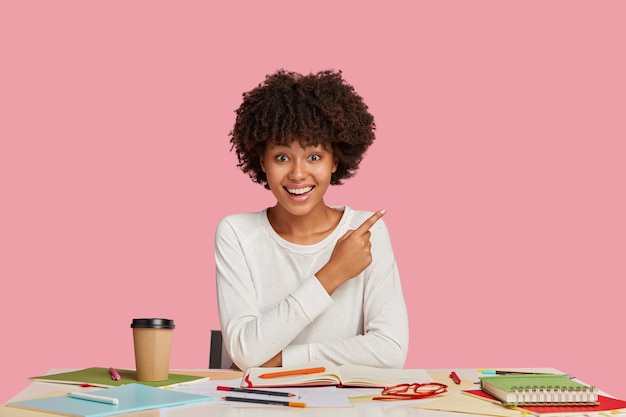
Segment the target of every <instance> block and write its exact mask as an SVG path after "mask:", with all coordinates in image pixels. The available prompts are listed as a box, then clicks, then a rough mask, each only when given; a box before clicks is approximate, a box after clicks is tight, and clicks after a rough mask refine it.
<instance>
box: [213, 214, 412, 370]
mask: <svg viewBox="0 0 626 417" xmlns="http://www.w3.org/2000/svg"><path fill="white" fill-rule="evenodd" d="M337 209H338V210H343V212H344V213H343V216H342V218H341V221H340V222H339V225H338V226H337V227H336V228H335V230H334V231H333V232H332V233H331V234H330V235H329V236H327V237H326V238H325V239H324V240H322V241H321V242H318V243H315V244H312V245H299V244H294V243H291V242H288V241H286V240H285V239H283V238H281V237H280V236H279V235H278V234H277V233H276V232H275V231H274V229H273V228H272V227H271V225H270V223H269V221H268V219H267V210H263V211H261V212H257V213H243V214H234V215H230V216H227V217H225V218H224V219H223V220H222V221H221V222H220V223H219V224H218V227H217V230H216V234H215V262H216V272H217V276H216V280H217V299H218V300H217V301H218V308H219V315H220V324H221V328H222V333H223V336H224V340H225V343H226V348H227V350H228V352H229V354H230V356H231V358H232V359H233V361H234V362H235V364H236V365H237V366H239V368H241V369H246V368H249V367H253V366H260V365H262V364H263V363H265V362H266V361H268V360H269V359H271V358H272V357H274V356H275V355H276V354H277V353H278V352H280V351H282V352H283V353H282V360H283V365H284V366H289V365H294V364H299V363H303V362H308V361H312V360H318V359H324V360H329V361H331V362H333V363H336V364H339V365H341V364H347V363H350V364H360V365H367V366H374V367H385V368H402V367H403V366H404V362H405V360H406V355H407V351H408V341H409V330H408V318H407V311H406V305H405V301H404V296H403V294H402V288H401V283H400V276H399V273H398V268H397V265H396V262H395V258H394V254H393V249H392V246H391V241H390V239H389V232H388V230H387V226H386V225H385V223H384V222H383V221H382V219H381V220H378V221H377V222H376V224H374V226H373V227H372V228H371V229H370V231H371V233H372V235H371V239H370V240H371V242H372V249H371V251H372V258H373V260H372V263H371V264H370V266H369V267H367V268H366V269H365V270H364V271H363V272H362V273H361V274H359V275H358V276H357V277H355V278H353V279H350V280H348V281H346V282H344V283H343V284H342V285H341V286H340V287H339V288H337V290H335V291H334V292H333V294H332V295H328V293H327V292H326V290H325V289H324V287H323V286H322V285H321V284H320V282H319V281H318V280H317V278H316V277H315V275H314V274H315V273H316V272H317V271H318V270H320V269H321V267H322V266H323V265H325V264H326V262H328V260H329V259H330V255H331V253H332V250H333V248H334V247H335V242H336V241H337V239H339V238H340V237H341V236H343V234H344V233H345V232H346V231H348V230H350V229H356V228H357V227H358V226H359V225H360V224H361V223H363V221H365V219H367V218H368V217H369V216H371V215H372V214H373V213H372V212H366V211H355V210H351V209H350V208H349V207H347V206H346V207H342V208H337Z"/></svg>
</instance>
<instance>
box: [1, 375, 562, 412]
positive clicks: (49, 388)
mask: <svg viewBox="0 0 626 417" xmlns="http://www.w3.org/2000/svg"><path fill="white" fill-rule="evenodd" d="M507 369H521V368H507ZM453 370H454V371H455V372H456V373H457V374H458V375H459V376H460V377H461V380H462V381H463V382H462V384H461V385H456V384H454V382H452V380H451V379H450V378H449V377H448V375H449V374H450V372H451V371H453ZM522 370H529V369H522ZM532 370H533V371H537V372H555V373H558V372H559V371H558V370H556V369H554V368H533V369H532ZM64 371H68V369H52V370H50V372H49V373H56V372H64ZM177 371H178V372H181V373H183V372H189V371H191V372H194V373H195V372H201V373H203V374H204V373H206V375H208V376H210V375H211V374H212V373H216V372H217V373H219V374H216V375H215V376H216V377H217V376H218V375H220V376H219V378H216V379H225V378H223V375H224V374H225V371H219V370H207V369H194V370H172V372H177ZM427 371H428V373H429V374H430V375H431V376H432V377H433V379H434V380H436V381H438V382H442V383H445V384H446V385H448V392H449V393H450V394H444V395H455V394H457V393H458V391H460V390H461V389H475V388H477V387H478V385H477V384H474V382H477V381H478V375H479V374H478V370H477V369H428V370H427ZM238 375H241V373H238ZM75 390H76V385H68V384H55V383H49V382H32V383H30V384H29V385H28V386H27V387H26V388H25V389H23V390H22V391H21V392H20V393H18V394H17V395H16V396H15V397H13V398H12V399H11V400H10V401H17V400H24V399H28V398H33V397H38V396H41V395H45V394H48V393H52V392H61V391H62V392H69V391H75ZM16 411H17V412H16ZM131 415H133V417H207V416H210V417H213V416H215V417H276V416H279V417H280V416H283V415H284V416H288V415H289V416H294V415H299V416H307V417H312V416H313V417H314V416H320V417H321V416H324V417H334V416H341V417H383V416H384V417H406V416H410V417H416V416H436V417H460V416H469V415H470V414H465V413H464V414H460V413H455V412H443V411H433V410H423V409H416V408H412V405H409V404H405V403H403V402H402V401H393V402H384V403H380V405H356V406H354V407H342V408H330V407H319V408H314V407H308V408H295V407H276V406H263V405H262V406H259V407H230V406H225V405H215V404H211V402H207V403H202V404H190V405H185V406H180V407H168V408H163V409H160V410H151V411H145V412H137V413H133V414H131ZM18 416H19V417H44V416H51V414H45V413H36V412H31V411H28V410H21V409H16V408H13V407H0V417H18Z"/></svg>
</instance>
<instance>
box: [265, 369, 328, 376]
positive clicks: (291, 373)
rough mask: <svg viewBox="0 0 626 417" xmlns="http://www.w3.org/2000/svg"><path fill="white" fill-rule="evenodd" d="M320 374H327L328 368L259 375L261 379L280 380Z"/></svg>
mask: <svg viewBox="0 0 626 417" xmlns="http://www.w3.org/2000/svg"><path fill="white" fill-rule="evenodd" d="M320 372H326V368H324V367H317V368H305V369H293V370H291V371H280V372H268V373H266V374H262V375H259V378H280V377H282V376H294V375H308V374H319V373H320Z"/></svg>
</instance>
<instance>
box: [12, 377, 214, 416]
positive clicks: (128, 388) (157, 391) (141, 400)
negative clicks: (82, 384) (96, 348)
mask: <svg viewBox="0 0 626 417" xmlns="http://www.w3.org/2000/svg"><path fill="white" fill-rule="evenodd" d="M88 393H89V394H94V395H99V396H105V397H109V398H115V399H117V400H118V404H117V405H114V404H105V403H101V402H96V401H87V400H83V399H78V398H72V397H70V396H68V395H60V396H56V397H45V398H37V399H34V400H24V401H15V402H10V403H8V404H7V406H9V407H17V408H24V409H28V410H36V411H43V412H47V413H54V414H61V415H65V416H73V417H106V416H112V415H115V414H123V413H130V412H134V411H141V410H150V409H153V408H164V407H173V406H177V405H184V404H190V403H197V402H202V401H210V400H212V397H207V396H204V395H197V394H190V393H186V392H178V391H173V390H170V389H162V388H155V387H149V386H146V385H142V384H127V385H123V386H120V387H114V388H105V389H99V390H92V391H88Z"/></svg>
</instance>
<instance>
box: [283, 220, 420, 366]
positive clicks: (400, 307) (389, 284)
mask: <svg viewBox="0 0 626 417" xmlns="http://www.w3.org/2000/svg"><path fill="white" fill-rule="evenodd" d="M371 241H372V256H373V261H372V264H371V265H370V266H369V267H368V268H366V270H365V271H364V273H363V279H364V282H365V284H364V288H363V294H361V296H362V297H363V324H364V329H363V334H359V335H355V336H354V337H348V338H345V339H343V340H336V339H334V338H333V337H332V335H328V340H319V341H316V342H313V343H308V344H300V345H298V344H296V345H290V346H288V347H287V348H286V349H285V350H284V351H283V364H284V365H288V364H290V363H298V362H302V361H311V360H318V359H323V360H328V361H331V362H333V363H336V364H338V365H342V364H348V363H351V364H359V365H366V366H373V367H383V368H402V367H403V366H404V363H405V361H406V357H407V353H408V341H409V327H408V315H407V310H406V303H405V300H404V295H403V292H402V287H401V282H400V275H399V272H398V267H397V264H396V262H395V258H394V254H393V249H392V246H391V241H390V238H389V233H388V230H387V228H386V225H385V224H384V222H382V221H380V220H379V221H378V222H377V224H376V225H375V226H374V228H372V237H371ZM344 285H345V284H344Z"/></svg>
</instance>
